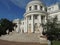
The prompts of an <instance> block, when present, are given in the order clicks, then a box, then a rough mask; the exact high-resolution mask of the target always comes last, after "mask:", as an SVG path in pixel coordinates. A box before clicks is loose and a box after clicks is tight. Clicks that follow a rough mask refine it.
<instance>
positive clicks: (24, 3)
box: [10, 0, 60, 8]
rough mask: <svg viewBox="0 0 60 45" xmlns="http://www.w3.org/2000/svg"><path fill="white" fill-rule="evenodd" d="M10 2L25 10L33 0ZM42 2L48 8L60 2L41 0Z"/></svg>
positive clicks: (14, 0)
mask: <svg viewBox="0 0 60 45" xmlns="http://www.w3.org/2000/svg"><path fill="white" fill-rule="evenodd" d="M10 1H11V2H13V3H14V4H15V5H17V6H19V7H21V8H25V7H26V5H27V3H28V2H30V1H31V0H10ZM41 1H42V2H43V3H44V4H46V5H47V6H49V5H51V4H55V3H56V2H60V0H41Z"/></svg>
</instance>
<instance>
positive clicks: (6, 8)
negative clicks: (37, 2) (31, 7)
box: [0, 0, 60, 20]
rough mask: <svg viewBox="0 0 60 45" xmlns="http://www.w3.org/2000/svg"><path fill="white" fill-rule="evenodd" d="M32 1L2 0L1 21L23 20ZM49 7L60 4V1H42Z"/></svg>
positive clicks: (0, 1)
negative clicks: (26, 8)
mask: <svg viewBox="0 0 60 45" xmlns="http://www.w3.org/2000/svg"><path fill="white" fill-rule="evenodd" d="M30 1H31V0H0V19H1V18H7V19H9V20H14V19H16V18H19V19H23V15H24V13H25V11H26V10H25V7H26V5H27V4H28V2H30ZM41 1H42V2H43V3H44V4H46V5H47V6H50V5H52V4H55V3H57V2H60V0H41Z"/></svg>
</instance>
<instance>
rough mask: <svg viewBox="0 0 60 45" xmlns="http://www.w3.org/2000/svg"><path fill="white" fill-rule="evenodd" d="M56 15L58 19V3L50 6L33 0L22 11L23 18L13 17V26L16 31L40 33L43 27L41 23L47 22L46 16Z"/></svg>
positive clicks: (59, 13)
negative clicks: (15, 25) (15, 26)
mask: <svg viewBox="0 0 60 45" xmlns="http://www.w3.org/2000/svg"><path fill="white" fill-rule="evenodd" d="M55 15H57V16H58V21H59V20H60V4H59V3H56V4H53V5H51V6H49V7H48V6H46V5H44V4H43V3H42V2H41V1H39V0H33V1H31V2H29V3H28V4H27V6H26V12H25V13H24V19H23V20H20V19H15V20H14V21H13V23H16V24H17V28H15V30H16V32H20V33H40V34H41V35H42V31H43V27H42V23H44V24H45V23H46V22H47V20H46V19H47V16H48V17H49V18H50V17H54V16H55Z"/></svg>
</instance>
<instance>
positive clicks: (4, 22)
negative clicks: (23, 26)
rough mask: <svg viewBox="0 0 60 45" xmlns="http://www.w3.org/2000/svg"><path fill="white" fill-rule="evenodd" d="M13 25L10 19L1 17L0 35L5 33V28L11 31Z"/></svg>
mask: <svg viewBox="0 0 60 45" xmlns="http://www.w3.org/2000/svg"><path fill="white" fill-rule="evenodd" d="M14 26H15V24H13V23H12V22H11V21H9V20H7V19H1V20H0V35H2V34H3V35H4V34H6V31H7V30H8V31H9V32H11V31H12V30H14Z"/></svg>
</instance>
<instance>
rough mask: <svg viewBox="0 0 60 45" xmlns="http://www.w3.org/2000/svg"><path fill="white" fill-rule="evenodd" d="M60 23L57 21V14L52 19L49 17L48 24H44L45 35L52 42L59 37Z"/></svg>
mask: <svg viewBox="0 0 60 45" xmlns="http://www.w3.org/2000/svg"><path fill="white" fill-rule="evenodd" d="M58 25H59V24H58V23H57V16H55V17H54V18H53V19H52V20H50V19H48V20H47V23H46V24H43V28H44V30H43V32H42V33H43V35H45V36H46V37H47V39H48V40H49V41H50V42H51V45H53V43H52V41H53V40H57V39H58V35H59V34H60V28H58V27H59V26H58Z"/></svg>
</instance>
